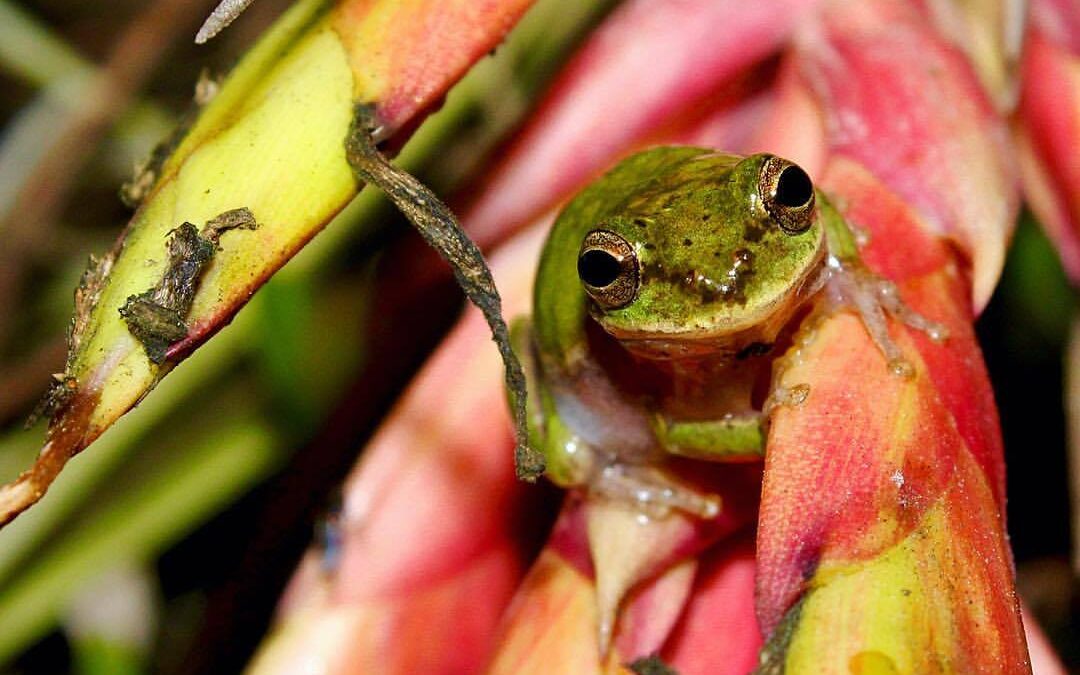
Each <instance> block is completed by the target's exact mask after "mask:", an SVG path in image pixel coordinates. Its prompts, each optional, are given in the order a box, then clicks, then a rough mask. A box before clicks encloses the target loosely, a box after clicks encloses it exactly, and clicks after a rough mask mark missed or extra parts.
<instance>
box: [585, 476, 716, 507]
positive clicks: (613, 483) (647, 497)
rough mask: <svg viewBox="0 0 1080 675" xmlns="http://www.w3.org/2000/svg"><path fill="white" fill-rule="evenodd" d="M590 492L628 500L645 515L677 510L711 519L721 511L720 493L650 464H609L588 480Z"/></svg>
mask: <svg viewBox="0 0 1080 675" xmlns="http://www.w3.org/2000/svg"><path fill="white" fill-rule="evenodd" d="M589 494H590V496H595V497H600V498H603V499H609V500H612V501H617V502H622V503H625V504H629V505H631V506H633V507H635V508H636V509H637V510H638V511H639V512H640V513H642V514H643V515H646V516H653V517H663V516H666V515H668V513H670V512H671V511H672V510H677V511H682V512H685V513H687V514H689V515H692V516H696V517H698V518H703V519H705V520H711V519H712V518H715V517H716V516H717V515H719V513H720V497H718V496H717V495H714V494H709V493H705V492H701V491H700V490H697V489H696V488H694V487H691V486H690V485H687V484H686V483H683V482H682V481H680V480H678V479H677V478H675V477H673V476H672V475H670V474H669V473H668V472H666V471H664V470H663V469H658V468H656V467H650V466H639V465H635V464H622V463H617V462H616V463H611V464H608V465H607V466H604V467H603V468H602V469H601V470H600V472H599V474H598V475H597V476H595V477H594V478H593V479H592V480H591V481H590V483H589Z"/></svg>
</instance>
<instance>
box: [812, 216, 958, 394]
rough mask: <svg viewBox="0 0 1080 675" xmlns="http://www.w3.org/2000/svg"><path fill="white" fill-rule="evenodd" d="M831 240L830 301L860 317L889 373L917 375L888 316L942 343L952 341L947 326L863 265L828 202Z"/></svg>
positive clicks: (827, 285)
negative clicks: (894, 336)
mask: <svg viewBox="0 0 1080 675" xmlns="http://www.w3.org/2000/svg"><path fill="white" fill-rule="evenodd" d="M819 204H820V209H821V217H822V218H823V219H824V226H825V236H826V237H827V238H828V248H829V259H828V264H827V268H826V271H825V274H824V275H823V277H822V281H823V283H824V285H825V290H826V293H827V298H828V301H829V302H830V303H831V304H832V305H834V306H836V307H849V308H851V309H854V310H855V311H856V312H858V314H859V318H860V319H861V320H862V323H863V325H864V326H865V327H866V331H867V332H868V333H869V334H870V337H871V339H873V341H874V344H876V345H877V347H878V349H880V350H881V353H882V354H883V355H884V356H885V360H886V361H887V362H888V365H889V369H890V370H892V371H893V372H894V373H896V374H897V375H901V376H904V377H910V376H911V375H913V374H914V370H913V368H912V365H911V363H909V362H908V360H907V359H906V358H904V354H903V352H902V351H901V350H900V347H899V345H897V344H896V342H894V341H893V339H892V337H891V336H890V335H889V327H888V322H887V320H886V315H889V316H892V317H893V318H895V319H897V320H898V321H900V322H902V323H904V324H905V325H907V326H910V327H912V328H914V329H916V330H919V331H922V332H923V333H925V334H926V335H927V336H928V337H929V338H930V339H931V340H934V341H935V342H940V341H943V340H945V339H946V338H947V337H948V331H947V330H946V328H945V326H943V325H941V324H939V323H936V322H934V321H930V320H929V319H927V318H926V317H924V316H922V315H921V314H919V313H918V312H916V311H914V310H913V309H911V308H910V307H908V306H907V305H906V304H905V303H904V301H903V299H902V298H901V297H900V292H899V289H897V287H896V284H894V283H893V282H891V281H889V280H888V279H883V278H882V277H880V276H878V275H876V274H874V273H873V272H871V271H870V270H869V269H867V267H866V265H864V264H863V262H862V258H861V257H860V255H859V248H858V244H857V242H856V240H855V235H854V234H853V233H852V231H851V228H850V227H849V226H848V224H847V222H846V221H845V220H844V218H843V216H841V215H840V213H839V212H837V210H836V209H835V207H833V206H832V204H830V203H829V202H828V200H827V199H820V200H819Z"/></svg>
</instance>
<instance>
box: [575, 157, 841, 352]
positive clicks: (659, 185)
mask: <svg viewBox="0 0 1080 675" xmlns="http://www.w3.org/2000/svg"><path fill="white" fill-rule="evenodd" d="M651 152H657V151H655V150H654V151H651ZM633 161H634V158H631V159H630V160H627V162H633ZM632 174H633V172H629V173H628V172H626V171H622V172H620V171H619V169H616V170H615V171H613V172H612V173H611V174H609V179H608V180H609V181H612V182H611V184H609V185H607V186H605V189H604V193H605V194H606V195H607V197H608V198H609V199H611V200H612V202H609V206H612V208H608V209H604V213H603V216H602V218H601V219H600V221H599V222H596V223H594V224H593V225H592V226H591V229H589V230H588V231H587V232H586V234H585V235H584V238H583V240H582V241H581V248H580V251H579V254H578V261H577V270H578V277H579V279H580V281H581V284H582V285H583V286H584V288H585V292H586V293H587V294H588V296H589V298H590V299H591V302H590V313H591V314H592V316H593V318H594V319H595V320H596V321H597V322H598V323H599V324H600V325H601V326H602V327H603V328H604V329H605V330H606V331H607V332H608V333H610V334H611V335H613V336H614V337H616V338H618V339H619V340H620V341H621V342H623V343H624V344H625V345H626V346H627V347H629V348H631V349H633V350H634V351H638V352H646V353H649V354H651V355H654V356H669V357H675V356H679V355H684V354H694V353H697V352H700V351H713V350H715V349H717V348H718V347H719V348H722V349H725V350H730V351H739V350H742V349H745V348H747V347H750V346H751V345H754V344H755V343H763V344H766V345H767V344H770V343H771V342H772V341H773V340H775V339H776V335H777V333H778V332H779V331H780V329H781V328H782V327H783V325H784V324H785V323H787V322H788V320H789V319H790V318H791V316H792V314H793V313H794V311H795V310H796V309H797V307H798V306H799V305H800V304H801V302H802V300H804V299H805V297H806V295H807V294H808V292H809V288H810V287H811V286H812V285H813V281H814V280H815V279H816V278H817V273H818V272H819V270H820V269H821V266H822V264H823V261H824V259H825V250H826V244H825V235H824V229H823V227H822V225H821V224H820V223H819V222H818V221H819V219H818V217H817V214H816V210H815V198H814V186H813V184H812V183H811V181H810V177H809V176H808V175H807V174H806V172H805V171H803V170H802V169H801V168H799V167H798V166H796V165H795V164H793V163H791V162H789V161H787V160H785V159H781V158H779V157H776V156H773V155H768V154H759V155H753V156H751V157H747V158H745V159H743V158H739V157H735V156H731V155H723V154H716V153H703V154H696V155H691V156H689V157H687V158H686V160H685V161H682V162H669V163H667V164H666V165H665V166H664V168H663V170H662V171H661V172H659V173H653V174H650V175H641V176H637V177H635V176H633V175H632Z"/></svg>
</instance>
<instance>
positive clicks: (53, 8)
mask: <svg viewBox="0 0 1080 675" xmlns="http://www.w3.org/2000/svg"><path fill="white" fill-rule="evenodd" d="M213 4H214V3H213V2H203V1H199V2H194V1H191V0H139V1H135V0H114V1H113V2H110V3H81V2H66V1H63V0H35V1H24V2H8V1H6V0H0V83H2V89H0V114H2V115H3V126H2V132H0V425H2V427H0V478H4V479H8V478H11V477H13V476H15V475H17V473H18V472H19V471H20V470H22V469H23V468H25V467H27V466H28V465H29V464H30V463H31V461H32V458H33V456H34V454H35V453H36V451H37V449H38V448H39V447H40V443H41V439H42V437H43V433H44V429H43V425H39V426H38V427H37V428H35V429H34V430H31V431H23V430H22V422H23V420H24V419H25V418H26V416H27V415H28V414H29V412H30V410H31V409H32V408H33V406H34V404H35V403H36V401H37V399H38V397H39V396H40V394H41V393H42V392H43V391H44V390H45V387H46V385H47V382H48V378H49V375H50V373H53V372H57V371H60V370H62V364H63V359H64V353H65V347H64V333H65V330H66V326H67V323H68V321H69V318H70V314H71V309H72V299H71V293H72V289H73V288H74V287H75V285H76V283H77V280H78V277H79V275H80V273H81V272H82V270H83V268H84V266H85V263H86V258H87V256H88V255H89V254H90V253H101V252H103V251H105V250H107V249H108V248H109V247H110V246H111V245H112V243H113V241H114V240H115V238H116V237H117V235H118V233H119V232H120V229H121V227H122V225H123V223H125V222H126V221H127V219H128V217H129V215H130V214H129V211H128V210H127V209H126V208H125V207H124V206H123V205H122V204H121V202H120V200H119V199H118V197H117V193H118V188H119V186H120V184H121V183H123V182H124V181H125V180H126V179H127V178H128V177H130V175H131V173H132V169H133V167H134V166H135V164H136V163H137V162H138V161H140V160H141V159H143V158H144V157H145V156H146V155H147V154H148V153H149V152H150V150H151V148H152V147H153V146H154V145H155V144H156V143H157V142H158V141H159V140H161V139H162V138H164V137H165V136H166V135H167V134H168V133H169V132H170V131H171V129H172V128H173V126H174V125H175V124H176V123H177V122H178V121H179V120H180V119H181V118H182V116H184V115H186V114H189V113H190V111H191V110H192V108H193V103H192V95H193V93H194V86H195V82H196V81H197V79H198V77H199V73H200V72H204V71H205V72H206V73H208V74H209V75H210V76H211V77H213V76H216V75H218V74H221V73H224V72H227V71H228V69H229V67H230V66H231V65H232V64H233V63H235V61H236V60H237V59H238V58H239V56H240V55H241V54H242V52H243V50H244V48H245V47H246V46H248V45H250V44H251V43H252V42H253V41H254V39H255V38H256V36H257V35H258V34H259V33H260V32H261V31H262V30H263V29H264V28H265V27H266V26H267V25H268V24H269V23H270V22H271V21H272V20H273V19H274V17H276V16H277V15H278V13H280V11H281V10H282V8H283V7H284V6H285V5H286V4H287V0H259V2H256V3H254V4H253V6H252V7H251V9H250V10H249V12H248V13H247V14H245V16H244V17H243V19H242V20H241V21H238V22H237V23H236V24H234V25H233V26H232V27H231V28H230V29H229V30H227V31H226V32H225V33H224V34H223V35H222V36H221V37H219V38H218V39H216V40H214V41H212V42H211V43H210V44H209V45H207V46H204V47H196V46H195V45H194V44H193V42H192V37H193V36H194V34H195V30H196V29H197V27H198V25H199V23H200V22H201V20H202V19H203V18H204V17H205V15H206V14H207V13H208V12H209V10H210V8H211V7H212V5H213ZM612 4H613V2H611V1H610V0H597V1H593V2H575V3H565V2H559V0H541V2H540V3H538V6H537V7H536V8H534V9H533V10H532V11H531V13H530V15H529V17H528V18H527V20H526V22H525V23H524V24H522V25H521V26H519V28H518V29H517V30H516V31H515V33H514V36H513V37H512V39H511V41H510V42H509V43H507V44H505V45H504V46H502V47H500V48H499V49H498V50H497V52H496V53H495V54H494V55H493V56H492V57H491V58H488V59H486V60H485V61H484V62H483V63H482V64H481V66H480V67H478V68H476V69H475V70H474V71H473V72H472V73H471V74H470V75H469V76H468V78H467V79H466V81H464V82H463V83H462V84H461V85H459V86H458V87H457V88H456V89H455V90H454V92H453V93H452V94H451V95H450V97H449V98H448V100H447V103H446V105H445V106H444V107H443V109H442V110H441V111H440V112H439V113H437V114H436V115H435V116H433V117H432V118H431V119H429V120H428V122H426V123H425V125H424V126H423V127H422V128H421V130H420V131H419V133H418V134H417V135H416V136H415V137H414V139H413V140H412V141H411V142H410V143H409V145H408V146H406V148H405V150H404V152H403V153H402V155H401V156H400V158H399V161H400V163H401V164H402V165H404V166H405V167H407V168H409V169H411V170H413V171H415V172H417V173H418V174H419V175H420V176H421V178H422V179H424V180H425V181H426V182H428V184H430V185H432V186H433V187H434V188H435V189H436V191H437V192H439V193H441V194H452V193H453V192H454V190H455V189H456V188H458V187H460V186H461V185H463V184H464V183H465V181H467V180H468V179H469V177H470V176H472V175H473V174H474V173H475V171H476V169H477V168H478V167H479V166H481V165H482V163H483V160H484V158H485V157H487V156H488V155H489V154H490V153H491V152H492V150H493V148H495V147H496V146H497V144H498V143H499V142H500V141H501V140H502V139H504V138H505V136H506V135H507V134H508V133H509V132H510V131H511V130H512V129H513V128H514V127H515V126H516V124H517V123H518V122H519V121H520V120H521V118H522V116H523V115H524V114H525V113H526V112H527V111H528V108H529V103H530V101H532V100H534V99H535V97H536V94H537V92H539V91H540V90H541V89H542V88H543V86H544V84H545V83H546V82H547V81H548V80H549V79H550V77H551V75H552V74H553V72H555V70H556V69H557V68H558V66H559V64H561V63H562V62H563V61H564V59H565V58H566V55H567V54H568V53H569V52H570V50H571V49H572V47H573V45H574V44H576V42H577V41H578V39H579V38H580V36H581V35H583V34H584V33H585V32H586V31H587V30H588V28H589V27H590V26H592V25H593V24H594V23H595V22H596V21H597V20H598V19H599V18H600V17H601V16H602V15H603V14H604V13H605V12H606V11H607V10H608V9H610V7H611V5H612ZM436 150H437V152H436ZM406 236H411V234H410V230H409V228H408V227H407V226H405V225H404V224H403V223H402V222H401V221H400V219H399V217H398V216H397V215H396V214H395V213H394V212H393V210H392V209H391V208H389V207H388V206H387V204H386V203H384V202H383V201H382V200H381V199H380V198H379V197H378V195H377V194H375V193H374V191H368V192H365V193H364V194H363V195H362V196H361V197H360V198H358V199H357V200H356V201H355V202H354V203H353V204H352V205H351V206H350V207H349V209H348V210H347V211H346V212H344V213H343V214H342V215H341V216H339V218H338V219H337V220H335V221H334V222H333V223H332V224H331V225H330V226H329V228H328V229H327V231H326V232H324V233H323V234H322V235H320V236H319V237H318V238H316V240H315V242H314V243H313V244H312V245H311V246H309V247H308V248H307V249H305V250H304V251H303V252H302V253H301V254H300V255H299V256H298V257H297V258H296V259H294V260H293V261H292V262H290V263H289V264H288V265H287V266H286V268H285V269H283V270H282V272H281V273H279V274H278V275H277V276H276V277H275V278H274V279H273V281H271V282H270V283H269V284H268V285H267V286H266V287H265V288H263V289H262V290H261V291H260V292H259V293H258V294H257V296H256V297H255V299H254V300H253V301H252V302H251V303H250V305H249V306H248V307H247V308H245V309H244V310H243V311H241V313H240V314H239V316H238V317H237V319H236V320H235V321H234V322H233V324H232V325H231V326H229V327H227V328H226V329H224V330H223V331H222V332H221V333H220V334H219V335H218V336H217V337H216V338H214V339H213V340H211V341H210V342H209V343H208V344H207V345H206V346H205V347H204V348H202V349H200V350H199V351H198V352H197V353H196V354H195V355H194V356H193V357H192V358H191V359H189V360H188V361H186V362H185V363H183V364H182V365H180V366H179V367H178V368H177V369H176V371H175V372H174V373H173V374H172V375H170V376H169V377H168V378H166V379H165V380H164V382H163V383H162V384H161V386H159V387H158V389H157V390H155V391H154V392H153V394H152V395H151V396H149V397H148V398H147V399H146V401H145V402H144V403H143V404H141V405H140V406H139V408H137V409H136V410H135V411H134V412H132V413H131V414H129V415H128V416H126V417H125V418H123V419H122V420H121V421H120V422H119V423H118V424H117V425H116V426H115V427H114V428H113V429H111V430H110V431H109V432H108V433H106V434H105V435H104V436H103V437H102V439H101V440H100V441H99V442H97V443H96V444H95V445H93V446H92V447H91V449H90V450H89V451H88V452H86V453H85V454H84V455H83V456H81V457H80V458H79V459H77V460H75V461H74V462H73V463H72V464H71V465H70V466H69V467H68V468H67V469H66V471H65V472H64V474H62V476H61V478H60V479H59V480H58V481H57V483H56V484H55V485H54V487H53V488H52V490H51V491H50V494H49V497H48V498H47V499H45V500H44V501H43V502H42V503H41V504H39V505H38V506H37V507H35V508H34V509H33V510H31V511H30V512H29V513H27V514H25V515H23V516H22V517H21V518H19V519H18V520H17V521H15V522H14V523H13V524H12V525H11V526H9V527H8V528H6V529H4V530H2V531H0V672H20V673H57V672H78V673H124V672H131V673H137V672H151V671H153V672H166V673H172V672H184V673H199V672H231V671H236V670H238V669H239V668H240V667H242V665H243V664H244V663H245V662H246V660H247V659H248V657H249V656H250V654H251V652H252V650H253V649H254V648H255V646H256V645H257V642H258V639H259V637H260V636H261V635H262V634H263V632H264V631H265V629H266V627H267V626H268V625H269V622H270V619H271V613H272V611H273V607H274V603H275V602H276V599H277V597H278V595H279V593H280V591H281V589H282V587H283V585H284V583H285V582H286V581H287V579H288V576H289V574H290V572H291V570H292V569H293V567H294V566H295V564H296V562H297V560H298V559H299V556H300V554H301V553H302V551H303V550H304V548H305V547H306V546H307V545H308V544H309V543H310V542H311V540H312V537H313V533H314V532H315V530H316V525H317V523H318V521H319V518H320V517H321V514H323V513H324V512H325V511H326V510H327V509H329V508H332V504H333V495H334V491H335V488H336V486H337V485H338V484H339V483H340V481H341V480H342V479H343V478H344V476H345V473H346V471H347V470H348V468H349V467H350V466H351V465H352V463H353V462H354V461H355V458H356V453H357V450H358V448H359V447H360V446H361V445H362V443H363V440H364V438H365V437H366V436H367V435H368V434H369V433H370V432H371V430H372V429H373V428H374V425H375V424H376V423H377V421H378V419H379V417H380V416H381V414H382V413H383V412H384V411H385V410H386V408H387V407H388V406H389V404H390V403H391V402H392V401H393V399H394V397H395V396H396V394H397V393H398V392H399V391H400V389H401V387H402V386H403V383H404V382H406V381H407V379H408V376H409V375H410V373H411V372H413V370H414V369H415V367H416V366H417V365H418V364H419V363H420V362H421V360H422V359H423V357H424V355H425V354H426V353H428V351H429V350H430V349H431V348H432V347H433V346H434V344H436V342H437V340H438V337H439V335H440V333H441V331H442V330H444V329H445V328H446V327H447V326H448V325H449V324H450V322H451V321H452V320H453V318H454V316H455V314H456V312H457V311H458V309H459V307H460V297H459V295H458V293H457V291H456V289H455V288H454V287H452V286H442V287H440V288H437V289H434V290H433V291H432V292H431V293H430V294H429V295H428V296H426V297H425V298H424V304H423V307H422V308H421V307H408V306H406V307H396V306H387V305H386V303H385V302H380V298H381V297H382V296H381V295H380V294H379V293H378V292H377V289H378V288H380V284H381V283H384V278H385V277H386V276H387V274H386V273H387V270H392V267H393V263H394V258H393V255H392V254H386V253H384V252H385V251H386V250H387V249H388V247H392V246H393V245H394V244H395V242H397V241H398V240H399V239H401V238H403V237H406ZM1074 306H1075V297H1074V294H1073V292H1072V291H1071V290H1070V288H1069V287H1068V284H1067V283H1066V281H1065V279H1064V277H1063V275H1062V272H1061V269H1060V266H1059V265H1058V263H1057V260H1056V257H1055V254H1054V251H1053V249H1052V248H1051V246H1050V245H1049V243H1048V242H1047V241H1046V239H1045V238H1044V237H1043V236H1042V234H1041V233H1040V231H1039V229H1038V227H1037V224H1035V223H1033V222H1032V221H1031V220H1030V218H1029V217H1027V216H1025V217H1024V218H1022V222H1021V223H1020V227H1019V229H1018V232H1017V235H1016V240H1015V243H1014V246H1013V249H1012V252H1011V255H1010V258H1009V261H1008V265H1007V268H1006V271H1005V275H1004V277H1003V281H1002V284H1001V286H1000V288H999V290H998V292H997V294H996V295H995V297H994V300H993V301H992V303H991V305H990V307H989V308H988V309H987V311H986V313H985V314H984V316H983V317H982V318H981V319H980V322H979V335H980V337H981V339H982V341H983V344H984V348H985V352H986V357H987V361H988V363H989V365H990V368H991V373H992V376H993V379H994V384H995V390H996V393H997V397H998V402H999V404H1000V406H1001V416H1002V420H1003V427H1004V431H1005V438H1006V447H1007V453H1008V465H1009V495H1010V500H1009V524H1010V532H1011V536H1012V542H1013V545H1014V549H1015V553H1016V559H1017V563H1018V573H1019V579H1020V587H1021V590H1022V593H1023V594H1024V596H1025V598H1026V599H1027V601H1028V602H1029V604H1030V605H1031V606H1032V607H1033V609H1034V610H1035V612H1036V614H1037V615H1038V616H1039V618H1040V619H1041V620H1042V621H1043V623H1044V625H1045V627H1046V628H1047V630H1048V631H1049V633H1050V635H1051V637H1052V638H1053V639H1054V640H1055V643H1056V645H1057V646H1058V648H1059V649H1060V650H1061V651H1062V653H1063V654H1064V656H1065V657H1066V659H1067V660H1068V661H1070V662H1071V663H1073V664H1080V646H1078V644H1077V641H1076V632H1075V616H1076V614H1077V612H1076V602H1075V598H1076V597H1077V594H1076V591H1075V588H1076V586H1075V583H1074V573H1073V568H1072V565H1071V564H1070V562H1069V552H1070V538H1069V518H1068V513H1069V502H1068V472H1067V469H1066V456H1067V452H1066V436H1065V421H1064V413H1063V403H1062V401H1063V393H1062V392H1063V388H1062V382H1063V358H1064V356H1063V355H1064V353H1065V346H1066V343H1067V340H1068V335H1069V329H1070V322H1071V320H1072V314H1073V309H1072V308H1073V307H1074ZM421 310H422V311H421ZM403 327H408V328H409V330H408V331H405V333H407V339H404V338H403V331H402V328H403ZM373 354H377V355H378V358H377V359H371V358H369V357H370V356H371V355H373Z"/></svg>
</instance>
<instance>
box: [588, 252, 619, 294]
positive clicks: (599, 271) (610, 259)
mask: <svg viewBox="0 0 1080 675" xmlns="http://www.w3.org/2000/svg"><path fill="white" fill-rule="evenodd" d="M577 268H578V276H579V277H581V280H582V281H584V282H585V283H586V284H588V285H589V286H592V287H594V288H604V287H606V286H610V285H611V284H613V283H615V280H616V279H618V278H619V274H620V273H621V271H622V265H621V264H620V263H619V260H618V259H617V258H616V257H615V256H613V255H611V254H610V253H608V252H607V251H600V250H597V249H592V250H591V251H585V252H584V253H582V254H581V257H580V258H578V266H577Z"/></svg>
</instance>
